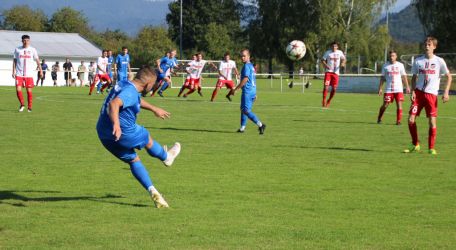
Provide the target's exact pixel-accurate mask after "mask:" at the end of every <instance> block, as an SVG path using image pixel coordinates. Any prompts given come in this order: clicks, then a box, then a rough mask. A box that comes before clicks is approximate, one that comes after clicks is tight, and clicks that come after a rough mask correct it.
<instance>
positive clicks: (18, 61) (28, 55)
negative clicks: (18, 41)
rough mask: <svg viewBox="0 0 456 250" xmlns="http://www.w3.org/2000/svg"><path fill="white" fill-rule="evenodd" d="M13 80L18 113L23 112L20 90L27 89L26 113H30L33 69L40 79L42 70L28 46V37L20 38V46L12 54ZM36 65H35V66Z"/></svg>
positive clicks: (35, 53) (30, 47)
mask: <svg viewBox="0 0 456 250" xmlns="http://www.w3.org/2000/svg"><path fill="white" fill-rule="evenodd" d="M13 58H14V59H13V74H12V76H13V78H14V79H15V80H16V94H17V99H19V102H20V104H21V105H20V107H19V112H22V111H24V96H23V95H22V88H23V87H25V88H26V89H27V104H28V105H27V107H28V112H32V100H33V95H32V89H33V86H34V84H33V83H34V81H33V75H34V74H35V72H34V70H33V69H36V68H37V67H38V70H39V76H40V78H42V77H43V70H42V69H41V64H40V59H39V58H38V53H37V52H36V49H35V48H33V47H32V46H30V36H29V35H23V36H22V46H19V47H17V48H16V49H15V50H14V52H13ZM35 63H36V64H35Z"/></svg>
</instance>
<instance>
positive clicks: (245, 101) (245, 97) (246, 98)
mask: <svg viewBox="0 0 456 250" xmlns="http://www.w3.org/2000/svg"><path fill="white" fill-rule="evenodd" d="M255 99H256V93H248V94H244V93H242V96H241V111H249V112H250V110H252V106H253V103H254V102H255Z"/></svg>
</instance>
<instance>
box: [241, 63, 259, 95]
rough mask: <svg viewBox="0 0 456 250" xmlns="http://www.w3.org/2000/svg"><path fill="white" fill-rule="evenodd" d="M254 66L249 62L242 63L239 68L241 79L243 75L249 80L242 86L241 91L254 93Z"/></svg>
mask: <svg viewBox="0 0 456 250" xmlns="http://www.w3.org/2000/svg"><path fill="white" fill-rule="evenodd" d="M255 74H256V73H255V68H254V67H253V64H252V63H251V62H248V63H246V64H244V66H243V67H242V70H241V81H242V79H244V78H245V77H248V78H249V80H248V81H247V83H246V84H245V85H244V86H243V87H242V93H244V94H255V93H256V77H255Z"/></svg>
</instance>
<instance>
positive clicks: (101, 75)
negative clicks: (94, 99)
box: [89, 50, 112, 95]
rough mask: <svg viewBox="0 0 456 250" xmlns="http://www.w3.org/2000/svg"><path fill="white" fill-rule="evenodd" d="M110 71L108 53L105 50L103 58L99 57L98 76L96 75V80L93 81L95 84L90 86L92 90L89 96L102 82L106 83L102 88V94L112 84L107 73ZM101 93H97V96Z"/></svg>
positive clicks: (102, 53)
mask: <svg viewBox="0 0 456 250" xmlns="http://www.w3.org/2000/svg"><path fill="white" fill-rule="evenodd" d="M107 69H108V51H107V50H103V51H102V52H101V56H100V57H98V61H97V74H96V75H95V78H94V79H93V82H92V83H91V84H90V89H89V95H91V94H92V91H93V88H94V87H95V85H96V84H97V83H98V82H99V81H101V82H106V83H105V84H103V86H102V88H101V89H102V90H101V92H103V90H104V89H105V88H106V87H107V86H109V85H110V84H111V83H112V80H111V77H109V72H108V71H107ZM99 93H100V91H97V94H99Z"/></svg>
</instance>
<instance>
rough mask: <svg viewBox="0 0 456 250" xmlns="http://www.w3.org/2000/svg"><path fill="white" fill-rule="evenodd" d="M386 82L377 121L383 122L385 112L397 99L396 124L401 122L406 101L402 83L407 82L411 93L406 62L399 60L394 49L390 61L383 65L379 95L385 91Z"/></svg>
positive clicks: (390, 54)
mask: <svg viewBox="0 0 456 250" xmlns="http://www.w3.org/2000/svg"><path fill="white" fill-rule="evenodd" d="M385 82H386V88H385V94H384V96H383V105H382V106H381V107H380V111H379V113H378V119H377V123H381V122H382V117H383V113H384V112H385V110H386V108H387V107H388V105H389V104H390V103H392V102H394V101H396V106H397V110H396V124H397V125H400V124H401V119H402V102H403V101H404V93H403V92H404V89H403V86H402V83H405V86H406V87H405V89H406V93H407V94H410V87H409V84H408V81H407V73H405V68H404V64H402V63H400V62H398V61H397V53H396V51H394V50H391V51H390V52H389V62H387V63H385V64H384V65H383V67H382V77H381V78H380V84H379V86H378V95H379V96H381V95H382V93H383V83H385Z"/></svg>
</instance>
